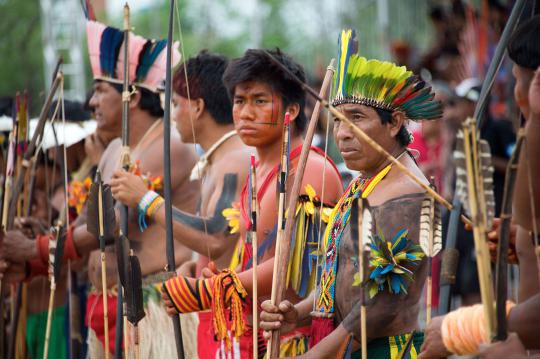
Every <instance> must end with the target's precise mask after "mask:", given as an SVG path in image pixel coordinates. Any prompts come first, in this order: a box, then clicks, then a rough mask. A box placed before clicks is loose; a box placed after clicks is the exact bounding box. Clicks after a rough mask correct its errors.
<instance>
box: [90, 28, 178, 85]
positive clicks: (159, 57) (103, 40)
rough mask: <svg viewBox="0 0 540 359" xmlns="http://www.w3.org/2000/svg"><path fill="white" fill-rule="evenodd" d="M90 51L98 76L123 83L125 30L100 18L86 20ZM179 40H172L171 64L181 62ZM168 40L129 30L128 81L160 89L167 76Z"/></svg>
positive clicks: (95, 73) (96, 78) (100, 78)
mask: <svg viewBox="0 0 540 359" xmlns="http://www.w3.org/2000/svg"><path fill="white" fill-rule="evenodd" d="M86 35H87V38H88V53H89V55H90V65H91V67H92V74H93V76H94V79H95V80H104V81H109V82H113V83H118V84H121V83H122V82H123V80H124V71H123V68H124V51H123V47H124V41H123V40H124V32H123V31H122V30H119V29H116V28H114V27H110V26H106V25H104V24H102V23H99V22H97V21H92V20H88V21H87V22H86ZM178 46H179V43H178V42H175V43H174V44H173V49H172V50H173V51H172V66H173V67H174V66H176V64H178V62H180V52H179V51H178ZM166 49H167V42H166V41H165V40H152V39H150V40H148V39H145V38H144V37H142V36H139V35H135V34H132V33H130V34H129V62H130V63H129V81H130V83H132V84H134V85H137V86H140V87H144V88H146V89H148V90H150V91H153V92H156V91H158V88H159V86H160V85H161V83H162V82H163V79H164V78H165V69H166V60H167V56H166V54H167V51H166Z"/></svg>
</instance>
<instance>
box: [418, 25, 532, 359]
mask: <svg viewBox="0 0 540 359" xmlns="http://www.w3.org/2000/svg"><path fill="white" fill-rule="evenodd" d="M539 31H540V16H538V15H537V16H535V17H533V18H532V19H530V20H528V21H526V22H525V23H523V24H522V25H520V26H519V27H518V29H517V30H516V32H515V33H514V34H513V35H512V38H511V39H510V42H509V44H508V55H509V57H510V59H512V61H513V62H514V66H513V69H512V72H513V74H514V76H515V78H516V83H515V86H514V99H515V101H516V103H517V105H518V106H519V108H520V110H521V113H522V115H523V118H524V119H525V121H526V123H525V127H524V128H525V136H526V137H525V143H524V146H523V147H522V149H521V153H520V154H521V156H520V159H519V165H518V172H517V177H516V183H515V195H514V198H513V215H512V219H513V221H514V223H515V224H517V232H516V243H515V245H516V251H517V256H518V259H519V269H520V283H519V287H520V288H519V296H518V297H519V303H518V304H517V305H516V306H515V307H513V308H512V309H511V310H510V311H509V313H508V331H509V332H515V333H516V334H517V335H518V337H516V336H513V335H512V336H510V338H509V339H508V341H506V342H504V343H497V344H493V345H492V346H491V347H490V348H484V349H483V350H484V357H486V358H494V357H496V358H503V356H501V355H506V356H505V357H512V358H519V357H520V355H521V357H525V356H526V353H525V350H524V348H527V349H539V348H540V340H539V336H538V330H539V329H540V328H539V326H538V323H540V318H539V315H538V313H540V310H539V309H540V294H539V293H540V281H539V276H540V273H539V271H538V262H537V260H538V259H537V255H538V252H537V248H536V249H535V245H536V244H537V242H536V241H535V238H534V235H533V234H534V230H535V223H534V222H535V221H536V225H537V226H538V225H539V224H540V221H539V220H538V213H539V212H536V219H535V218H534V214H535V213H534V211H532V210H531V206H532V207H535V208H538V206H539V205H540V195H539V193H540V187H539V186H538V181H535V180H534V178H537V177H538V175H539V174H540V163H539V161H538V160H539V158H538V151H539V147H538V144H539V143H540V142H539V136H540V126H539V124H540V108H539V107H538V103H539V99H540V76H539V73H538V67H539V66H540V47H539V46H538V41H537V36H538V32H539ZM535 70H536V73H535ZM528 171H531V172H530V173H531V176H532V177H531V178H533V181H532V183H531V186H529V181H528V178H529V173H528ZM531 187H532V196H531V192H530V188H531ZM467 310H468V308H467ZM451 313H452V312H451ZM448 317H449V315H446V316H444V317H436V318H433V320H432V322H431V323H430V325H429V326H428V327H427V328H426V341H425V344H424V345H423V347H422V353H421V355H420V358H422V359H429V358H440V357H446V356H448V355H451V354H452V352H453V351H455V348H447V347H446V345H445V343H444V340H445V339H448V336H446V337H445V336H443V335H442V332H441V328H442V326H443V325H445V324H446V323H448ZM445 322H446V323H445ZM470 323H471V321H467V323H465V324H470ZM447 342H448V340H447ZM475 344H476V345H475V346H473V347H474V350H469V351H468V354H478V352H479V350H480V344H482V343H475ZM452 349H454V350H452ZM509 349H510V350H511V351H508V350H509ZM498 352H499V353H498ZM508 353H511V354H510V355H509V354H508Z"/></svg>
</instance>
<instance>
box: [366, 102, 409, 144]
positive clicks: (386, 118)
mask: <svg viewBox="0 0 540 359" xmlns="http://www.w3.org/2000/svg"><path fill="white" fill-rule="evenodd" d="M374 109H375V111H376V112H377V115H379V118H380V119H381V123H382V124H383V125H386V124H387V123H391V122H392V112H391V111H388V110H383V109H382V108H377V107H374ZM396 140H397V142H398V143H399V144H400V146H403V147H406V146H407V145H408V144H410V143H411V136H410V135H409V131H408V130H407V127H405V124H403V125H402V126H401V128H400V129H399V132H398V133H397V135H396Z"/></svg>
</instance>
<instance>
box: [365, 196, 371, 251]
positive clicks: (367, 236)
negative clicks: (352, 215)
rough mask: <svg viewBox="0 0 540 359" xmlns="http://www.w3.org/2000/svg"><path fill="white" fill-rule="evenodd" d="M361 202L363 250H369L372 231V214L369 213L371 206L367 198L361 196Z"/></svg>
mask: <svg viewBox="0 0 540 359" xmlns="http://www.w3.org/2000/svg"><path fill="white" fill-rule="evenodd" d="M362 201H363V202H364V203H363V204H362V207H363V212H364V213H363V214H362V216H363V217H362V242H363V244H364V250H369V247H370V246H371V238H372V233H373V216H372V215H371V207H370V206H369V203H368V201H367V199H365V198H363V199H362Z"/></svg>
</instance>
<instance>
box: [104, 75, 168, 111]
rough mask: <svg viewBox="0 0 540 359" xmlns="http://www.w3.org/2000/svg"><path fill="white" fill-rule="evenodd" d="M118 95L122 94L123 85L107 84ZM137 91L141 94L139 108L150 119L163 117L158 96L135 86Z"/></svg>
mask: <svg viewBox="0 0 540 359" xmlns="http://www.w3.org/2000/svg"><path fill="white" fill-rule="evenodd" d="M109 83H110V84H111V85H112V86H113V87H114V88H115V89H116V91H118V92H119V93H122V90H123V85H122V84H117V83H114V82H109ZM137 91H139V92H140V94H141V99H140V100H139V108H140V109H141V110H143V111H146V112H148V113H149V114H150V116H152V117H157V118H161V117H163V114H164V113H163V108H162V107H161V100H160V98H159V94H157V93H155V92H152V91H150V90H148V89H147V88H144V87H139V86H137Z"/></svg>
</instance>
